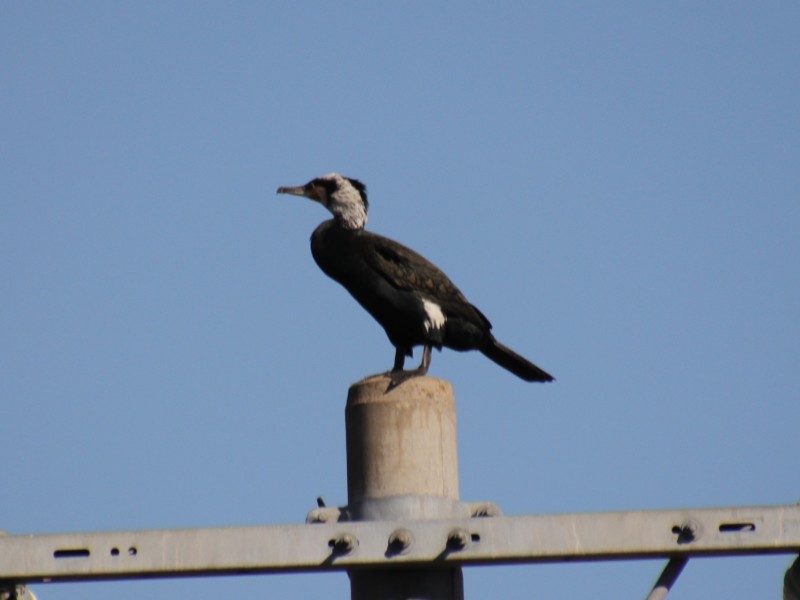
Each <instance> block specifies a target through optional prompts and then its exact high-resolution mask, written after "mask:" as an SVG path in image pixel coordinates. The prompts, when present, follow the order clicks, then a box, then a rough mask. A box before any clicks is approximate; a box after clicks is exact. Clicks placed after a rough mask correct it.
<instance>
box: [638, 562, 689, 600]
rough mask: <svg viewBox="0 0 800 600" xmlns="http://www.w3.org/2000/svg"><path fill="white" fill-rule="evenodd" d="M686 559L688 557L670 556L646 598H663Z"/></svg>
mask: <svg viewBox="0 0 800 600" xmlns="http://www.w3.org/2000/svg"><path fill="white" fill-rule="evenodd" d="M688 561H689V559H688V558H686V557H683V556H682V557H680V558H671V559H670V560H669V562H668V563H667V566H666V567H664V570H663V571H662V572H661V576H660V577H659V578H658V581H656V584H655V585H654V586H653V591H652V592H650V595H649V596H647V600H664V598H666V597H667V594H669V591H670V590H671V589H672V586H673V585H675V582H676V581H677V579H678V576H679V575H680V574H681V571H683V567H685V566H686V563H687V562H688Z"/></svg>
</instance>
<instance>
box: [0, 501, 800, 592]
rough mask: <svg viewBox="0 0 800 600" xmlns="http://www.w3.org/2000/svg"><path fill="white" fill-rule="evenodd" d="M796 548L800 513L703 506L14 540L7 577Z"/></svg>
mask: <svg viewBox="0 0 800 600" xmlns="http://www.w3.org/2000/svg"><path fill="white" fill-rule="evenodd" d="M398 537H401V538H402V539H403V540H405V542H406V543H404V544H403V545H402V547H400V546H399V545H398V544H397V543H396V540H397V539H398ZM393 540H394V541H393ZM797 552H800V506H796V505H790V506H772V507H750V508H716V509H708V508H707V509H695V510H663V511H639V512H616V513H582V514H564V515H537V516H520V517H484V518H471V519H449V520H429V521H413V520H412V521H396V522H386V521H375V522H339V523H323V524H310V525H273V526H257V527H234V528H216V529H184V530H150V531H122V532H112V533H71V534H62V535H34V536H8V537H0V581H7V582H14V583H17V584H24V583H34V582H35V583H42V582H49V581H68V580H72V581H77V580H94V579H136V578H150V577H185V576H195V575H207V576H208V575H234V574H252V573H277V572H291V571H331V570H353V569H359V568H380V569H386V568H391V567H403V568H407V569H408V568H425V567H427V568H430V567H435V568H442V567H446V566H469V565H478V564H499V563H537V562H556V561H590V560H618V559H641V558H659V557H663V558H673V557H692V556H724V555H744V554H776V553H777V554H780V553H787V554H788V553H797Z"/></svg>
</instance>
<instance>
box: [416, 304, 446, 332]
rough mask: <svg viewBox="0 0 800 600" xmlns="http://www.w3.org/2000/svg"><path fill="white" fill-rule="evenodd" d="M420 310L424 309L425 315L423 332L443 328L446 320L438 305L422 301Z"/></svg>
mask: <svg viewBox="0 0 800 600" xmlns="http://www.w3.org/2000/svg"><path fill="white" fill-rule="evenodd" d="M422 308H423V309H425V314H426V315H427V318H426V319H425V331H430V330H431V329H437V330H438V329H441V328H442V327H444V323H445V321H447V319H446V318H445V316H444V313H443V312H442V308H441V307H440V306H439V305H438V304H436V303H435V302H431V301H430V300H423V301H422Z"/></svg>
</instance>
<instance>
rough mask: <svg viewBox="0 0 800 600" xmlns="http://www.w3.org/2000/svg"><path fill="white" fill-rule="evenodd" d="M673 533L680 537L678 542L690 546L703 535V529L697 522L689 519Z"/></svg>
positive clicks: (677, 526) (674, 529) (675, 528)
mask: <svg viewBox="0 0 800 600" xmlns="http://www.w3.org/2000/svg"><path fill="white" fill-rule="evenodd" d="M672 533H674V534H676V535H677V536H678V540H677V542H678V543H679V544H689V543H691V542H693V541H695V540H696V539H697V538H699V537H700V535H701V534H702V528H701V527H700V524H699V523H697V522H696V521H693V520H692V519H687V520H686V521H684V522H683V523H681V524H680V525H676V526H675V527H673V528H672Z"/></svg>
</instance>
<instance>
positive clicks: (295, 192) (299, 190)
mask: <svg viewBox="0 0 800 600" xmlns="http://www.w3.org/2000/svg"><path fill="white" fill-rule="evenodd" d="M277 193H278V194H291V195H292V196H305V195H306V189H305V187H303V186H302V185H298V186H296V187H279V188H278V192H277Z"/></svg>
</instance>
